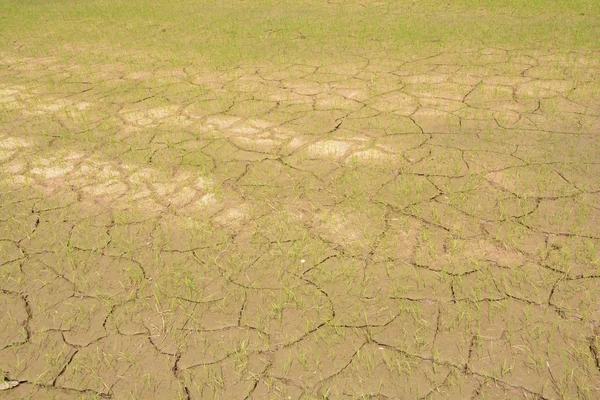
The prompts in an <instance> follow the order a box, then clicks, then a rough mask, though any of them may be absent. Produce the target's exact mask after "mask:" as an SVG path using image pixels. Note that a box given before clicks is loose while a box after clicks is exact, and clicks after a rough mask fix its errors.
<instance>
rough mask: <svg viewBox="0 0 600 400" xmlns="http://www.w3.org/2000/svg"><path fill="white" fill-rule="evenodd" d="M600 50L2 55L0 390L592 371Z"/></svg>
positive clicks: (244, 394)
mask: <svg viewBox="0 0 600 400" xmlns="http://www.w3.org/2000/svg"><path fill="white" fill-rule="evenodd" d="M599 71H600V56H599V54H598V53H593V52H592V53H589V52H588V53H585V52H581V53H580V52H568V53H563V52H554V53H553V52H541V51H536V50H519V51H506V50H498V49H480V50H473V51H468V52H462V53H461V52H452V53H439V54H434V55H432V56H430V57H426V58H422V59H407V60H393V59H389V58H386V57H384V56H377V55H373V56H372V57H369V58H357V59H356V60H354V61H353V62H349V63H345V64H335V63H332V64H324V65H304V64H303V65H288V66H285V67H277V68H275V67H271V66H268V65H267V66H257V67H238V68H233V69H231V70H227V71H222V72H221V73H219V74H216V73H209V72H206V71H201V70H194V68H192V67H190V68H183V69H180V70H170V69H166V68H161V67H157V68H156V69H154V70H139V69H137V70H136V69H135V68H134V67H133V66H130V65H123V64H107V65H96V66H94V68H93V69H92V70H89V69H88V70H86V69H82V68H79V67H78V66H77V65H74V64H72V63H67V62H65V60H60V59H57V58H50V57H49V58H18V57H9V55H6V54H4V55H3V56H2V57H1V61H0V76H1V79H0V106H1V107H2V108H1V109H2V112H3V116H4V118H3V119H2V120H1V121H2V124H1V125H0V171H1V173H0V179H1V181H0V182H1V183H0V187H1V190H0V207H1V210H2V212H1V215H0V218H1V223H0V227H1V228H2V229H1V230H0V309H2V323H1V325H0V370H1V373H2V374H3V378H4V381H3V382H2V383H1V385H2V386H1V387H0V389H1V391H0V394H1V395H2V397H3V398H11V399H16V398H29V397H31V398H48V399H50V398H56V399H80V398H84V399H97V398H106V399H125V398H127V399H129V398H136V399H152V398H156V399H177V398H181V399H213V398H220V399H244V398H252V399H308V398H315V399H316V398H330V399H344V398H347V399H351V398H373V399H375V398H377V399H425V398H426V399H437V398H444V399H446V398H452V399H469V398H471V399H479V398H486V399H504V398H527V399H534V398H535V399H560V398H587V399H593V398H598V397H597V396H598V393H600V353H599V348H600V342H599V341H600V298H599V294H600V286H599V283H600V281H599V279H600V251H599V248H600V228H599V227H600V179H599V178H598V177H599V176H600V175H599V174H600V156H599V154H600V152H599V149H600V135H599V132H600V91H599V90H598V89H599V86H598V82H599V79H600V73H599Z"/></svg>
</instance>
